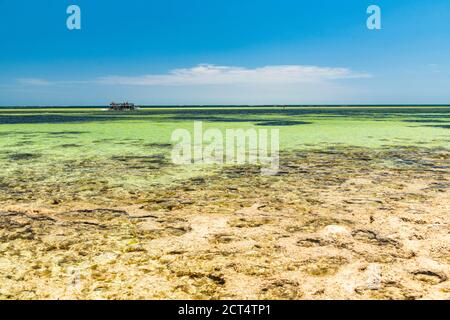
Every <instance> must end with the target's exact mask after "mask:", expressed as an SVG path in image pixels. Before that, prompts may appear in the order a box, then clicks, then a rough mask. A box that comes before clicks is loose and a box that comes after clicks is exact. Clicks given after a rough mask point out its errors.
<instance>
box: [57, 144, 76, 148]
mask: <svg viewBox="0 0 450 320" xmlns="http://www.w3.org/2000/svg"><path fill="white" fill-rule="evenodd" d="M60 147H61V148H79V147H81V145H79V144H76V143H65V144H62V145H60Z"/></svg>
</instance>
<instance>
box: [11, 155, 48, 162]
mask: <svg viewBox="0 0 450 320" xmlns="http://www.w3.org/2000/svg"><path fill="white" fill-rule="evenodd" d="M41 156H42V155H40V154H38V153H13V154H10V155H8V158H9V160H12V161H20V160H33V159H38V158H40V157H41Z"/></svg>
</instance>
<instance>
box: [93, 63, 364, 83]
mask: <svg viewBox="0 0 450 320" xmlns="http://www.w3.org/2000/svg"><path fill="white" fill-rule="evenodd" d="M367 77H370V75H369V74H367V73H357V72H353V71H352V70H350V69H348V68H330V67H318V66H302V65H279V66H265V67H260V68H253V69H249V68H241V67H230V66H216V65H209V64H201V65H198V66H196V67H193V68H183V69H175V70H171V71H170V72H168V73H166V74H149V75H142V76H107V77H102V78H99V79H97V81H96V82H98V83H101V84H107V85H128V86H187V85H188V86H192V85H235V84H249V85H258V84H295V83H316V82H326V81H328V80H335V79H349V78H367Z"/></svg>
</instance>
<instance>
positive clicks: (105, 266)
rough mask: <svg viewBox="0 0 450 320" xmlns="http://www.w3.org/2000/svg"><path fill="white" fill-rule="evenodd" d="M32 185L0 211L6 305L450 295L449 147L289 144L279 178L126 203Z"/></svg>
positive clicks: (190, 187) (185, 188) (237, 179)
mask: <svg viewBox="0 0 450 320" xmlns="http://www.w3.org/2000/svg"><path fill="white" fill-rule="evenodd" d="M61 190H62V191H61ZM61 190H60V192H66V193H68V194H70V193H71V192H74V191H73V190H71V189H70V186H67V187H66V188H64V186H61ZM30 192H35V194H39V192H42V194H39V195H40V196H36V197H34V198H33V199H34V200H33V201H14V199H13V197H10V198H9V199H5V201H3V203H2V205H1V207H0V240H1V242H0V283H1V286H0V298H1V299H449V298H450V281H449V277H450V234H449V233H450V228H449V224H450V201H449V200H450V152H449V151H448V150H446V149H425V148H401V147H396V148H384V149H383V150H373V149H365V148H329V149H326V150H315V151H314V150H311V151H289V152H287V151H286V152H283V154H282V155H281V168H280V171H279V173H278V175H276V176H262V175H261V174H260V170H259V168H258V167H255V166H232V167H231V166H230V167H223V168H220V169H217V170H216V171H215V172H212V173H211V174H208V175H205V176H204V177H198V178H195V179H190V180H189V181H186V182H184V183H179V184H178V185H176V186H174V185H171V186H170V187H167V188H164V187H161V188H157V189H155V190H151V191H146V190H144V191H141V192H137V193H136V192H134V193H133V194H127V195H126V196H123V198H122V199H120V198H117V197H111V198H110V199H109V200H108V195H105V194H104V193H105V192H106V191H104V192H103V199H104V200H102V201H97V200H96V201H87V200H86V199H78V200H76V198H74V199H71V200H67V199H55V198H54V196H53V195H52V193H51V190H50V191H42V190H38V189H36V190H34V191H30ZM46 192H47V193H46ZM105 199H106V200H105Z"/></svg>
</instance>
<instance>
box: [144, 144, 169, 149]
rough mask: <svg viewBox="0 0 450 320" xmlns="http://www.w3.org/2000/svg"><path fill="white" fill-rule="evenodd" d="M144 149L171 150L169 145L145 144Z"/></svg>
mask: <svg viewBox="0 0 450 320" xmlns="http://www.w3.org/2000/svg"><path fill="white" fill-rule="evenodd" d="M144 147H149V148H159V149H169V148H172V145H171V144H170V143H146V144H144Z"/></svg>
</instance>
